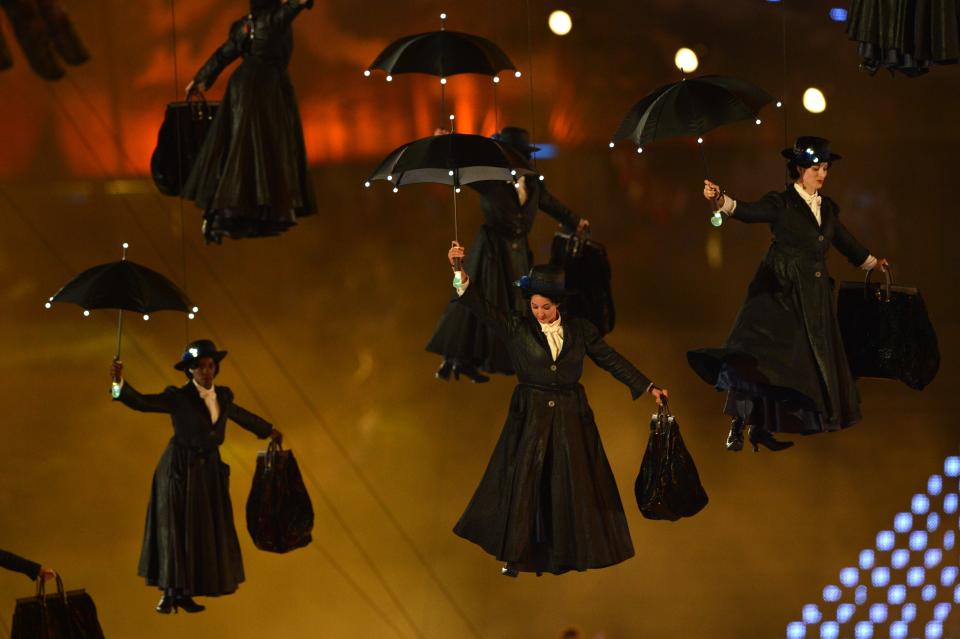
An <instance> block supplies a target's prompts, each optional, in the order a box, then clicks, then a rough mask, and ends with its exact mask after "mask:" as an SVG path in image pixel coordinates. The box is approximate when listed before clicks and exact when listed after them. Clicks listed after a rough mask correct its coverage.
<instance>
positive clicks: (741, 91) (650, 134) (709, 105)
mask: <svg viewBox="0 0 960 639" xmlns="http://www.w3.org/2000/svg"><path fill="white" fill-rule="evenodd" d="M771 102H773V97H772V96H770V95H769V94H768V93H767V92H766V91H764V90H763V89H760V88H758V87H756V86H754V85H752V84H750V83H749V82H746V81H744V80H740V79H739V78H731V77H727V76H720V75H705V76H701V77H698V78H685V79H683V80H681V81H680V82H675V83H673V84H668V85H665V86H662V87H660V88H659V89H657V90H656V91H654V92H653V93H651V94H650V95H648V96H646V97H645V98H643V99H642V100H640V101H639V102H637V103H636V104H635V105H633V108H631V109H630V111H629V112H628V113H627V115H626V117H625V118H624V119H623V122H622V123H621V124H620V128H619V129H617V132H616V133H615V134H614V136H613V141H611V142H610V146H611V148H612V147H613V146H614V144H615V143H616V141H617V140H625V139H628V138H629V139H631V140H633V141H634V142H635V143H636V144H637V152H639V153H642V152H643V147H644V146H645V145H647V144H649V143H650V142H654V141H656V140H663V139H665V138H673V137H694V136H695V137H696V138H697V143H698V145H699V147H700V158H701V160H702V161H703V171H704V175H705V176H706V175H708V174H709V168H708V166H707V156H706V153H705V152H704V150H703V135H704V134H705V133H706V132H707V131H710V130H712V129H715V128H717V127H718V126H722V125H724V124H729V123H731V122H738V121H741V120H754V121H755V122H756V123H757V124H760V118H759V117H757V114H758V113H759V111H760V109H761V108H763V107H764V106H766V105H767V104H770V103H771ZM711 222H712V223H713V225H714V226H720V224H722V223H723V217H722V216H721V215H718V213H717V212H714V214H713V218H712V220H711Z"/></svg>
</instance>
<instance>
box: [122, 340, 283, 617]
mask: <svg viewBox="0 0 960 639" xmlns="http://www.w3.org/2000/svg"><path fill="white" fill-rule="evenodd" d="M226 355H227V351H218V350H217V347H216V346H215V345H214V343H213V342H212V341H210V340H207V339H201V340H197V341H194V342H191V343H190V344H188V345H187V348H186V350H185V351H184V353H183V357H182V358H181V359H180V361H179V362H177V363H176V364H175V365H174V368H176V369H177V370H178V371H183V373H184V374H186V376H187V379H188V380H189V381H188V382H187V383H186V384H185V385H184V386H181V387H179V388H177V387H174V386H170V387H168V388H167V389H166V390H164V391H163V392H162V393H158V394H156V395H143V394H141V393H139V392H137V391H136V390H135V389H134V388H133V387H132V386H130V384H129V383H127V382H125V381H124V380H123V364H122V363H121V362H114V363H113V364H112V365H111V367H110V374H111V378H112V379H113V380H114V381H119V382H120V383H121V384H122V386H121V388H120V396H119V397H118V400H119V401H120V402H122V403H123V404H125V405H126V406H128V407H130V408H132V409H134V410H138V411H143V412H147V413H167V414H169V415H170V418H171V419H172V420H173V438H172V439H171V440H170V443H169V445H168V446H167V449H166V450H165V451H164V453H163V456H162V457H161V458H160V462H159V463H158V464H157V468H156V471H154V474H153V488H152V490H151V493H150V504H149V506H148V507H147V521H146V525H145V528H144V532H143V546H142V548H141V551H140V565H139V570H138V574H139V575H140V576H141V577H144V578H145V579H146V581H147V584H148V585H150V586H157V587H158V588H160V589H161V590H162V591H163V597H162V598H161V599H160V603H158V604H157V607H156V610H157V612H159V613H163V614H169V613H170V612H171V611H175V610H177V609H183V610H184V611H185V612H200V611H201V610H203V609H204V606H201V605H200V604H197V603H196V602H195V601H193V599H192V597H193V596H204V597H216V596H219V595H227V594H230V593H232V592H234V591H235V590H236V589H237V586H238V585H239V584H240V583H241V582H243V580H244V575H243V558H242V557H241V555H240V542H239V541H238V539H237V531H236V529H235V528H234V524H233V506H232V504H231V502H230V490H229V484H228V481H229V477H230V467H229V466H227V465H226V464H225V463H223V461H222V460H221V459H220V450H219V449H220V445H221V444H223V441H224V435H225V429H226V425H227V419H228V418H229V419H230V420H232V421H234V422H236V423H237V424H239V425H240V426H242V427H243V428H245V429H246V430H249V431H250V432H252V433H253V434H255V435H256V436H257V437H259V438H261V439H264V438H266V437H270V438H272V439H280V437H281V434H280V431H278V430H277V429H275V428H273V426H272V425H271V424H270V423H269V422H267V421H265V420H264V419H262V418H261V417H258V416H257V415H254V414H253V413H251V412H249V411H247V410H244V409H243V408H240V407H239V406H237V405H236V404H234V403H233V391H231V390H230V389H229V388H227V387H226V386H216V387H214V385H213V380H214V378H215V377H216V376H217V373H218V372H219V371H220V361H221V360H222V359H223V358H224V357H226Z"/></svg>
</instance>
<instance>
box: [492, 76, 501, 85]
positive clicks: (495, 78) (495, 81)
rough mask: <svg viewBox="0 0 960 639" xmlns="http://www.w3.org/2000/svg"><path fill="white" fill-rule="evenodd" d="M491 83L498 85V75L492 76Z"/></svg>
mask: <svg viewBox="0 0 960 639" xmlns="http://www.w3.org/2000/svg"><path fill="white" fill-rule="evenodd" d="M493 83H494V84H500V76H499V75H495V76H493Z"/></svg>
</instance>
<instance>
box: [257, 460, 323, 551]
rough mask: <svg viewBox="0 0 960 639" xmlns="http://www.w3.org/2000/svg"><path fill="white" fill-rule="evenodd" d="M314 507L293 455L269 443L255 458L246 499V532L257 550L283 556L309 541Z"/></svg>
mask: <svg viewBox="0 0 960 639" xmlns="http://www.w3.org/2000/svg"><path fill="white" fill-rule="evenodd" d="M312 530H313V504H311V503H310V495H309V494H308V493H307V487H306V486H304V484H303V477H302V476H301V475H300V467H299V466H298V465H297V460H296V458H294V456H293V451H291V450H283V446H281V444H280V443H279V442H277V441H271V442H270V444H269V445H268V446H267V450H266V451H261V452H260V453H258V454H257V469H256V471H255V472H254V475H253V485H252V486H251V487H250V495H249V496H248V497H247V531H248V532H249V533H250V537H251V538H252V539H253V543H254V545H255V546H256V547H257V548H259V549H260V550H267V551H269V552H277V553H285V552H289V551H291V550H294V549H296V548H302V547H304V546H306V545H308V544H309V543H310V541H311V535H310V531H312Z"/></svg>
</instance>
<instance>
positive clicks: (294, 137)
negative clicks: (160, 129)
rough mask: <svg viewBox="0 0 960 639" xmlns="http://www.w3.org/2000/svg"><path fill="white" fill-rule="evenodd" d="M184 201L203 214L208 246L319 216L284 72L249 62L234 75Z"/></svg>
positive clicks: (264, 233) (280, 229) (273, 232)
mask: <svg viewBox="0 0 960 639" xmlns="http://www.w3.org/2000/svg"><path fill="white" fill-rule="evenodd" d="M183 197H184V198H186V199H188V200H193V201H195V202H196V204H197V206H199V207H200V208H202V209H204V211H205V213H204V215H205V235H206V237H207V240H208V241H219V240H220V239H221V238H222V237H231V238H235V239H236V238H242V237H264V236H270V235H277V234H279V233H282V232H284V231H286V230H287V229H288V228H290V227H291V226H293V225H295V224H296V223H297V219H298V218H300V217H303V216H305V215H311V214H313V213H316V211H317V205H316V196H315V195H314V192H313V186H312V184H311V183H310V176H309V173H308V170H307V155H306V145H305V144H304V140H303V127H302V125H301V122H300V112H299V110H298V109H297V101H296V97H295V95H294V91H293V85H292V84H291V83H290V79H289V77H288V75H287V72H286V70H285V69H282V68H280V67H279V66H277V65H276V64H272V63H270V62H266V61H262V60H259V59H258V58H255V57H249V58H245V59H244V61H243V63H242V64H241V65H240V67H239V68H237V70H236V71H235V72H234V74H233V75H232V76H231V77H230V81H229V83H228V84H227V91H226V94H225V95H224V98H223V103H222V104H221V107H220V110H219V111H218V112H217V116H216V118H215V119H214V121H213V124H212V126H211V129H210V132H209V133H208V134H207V137H206V139H205V140H204V144H203V147H202V148H201V149H200V153H199V155H198V157H197V161H196V164H194V167H193V170H192V171H191V173H190V176H189V178H188V179H187V183H186V185H185V186H184V189H183Z"/></svg>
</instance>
